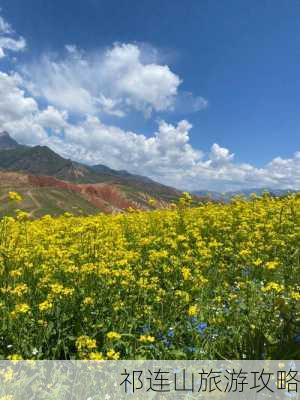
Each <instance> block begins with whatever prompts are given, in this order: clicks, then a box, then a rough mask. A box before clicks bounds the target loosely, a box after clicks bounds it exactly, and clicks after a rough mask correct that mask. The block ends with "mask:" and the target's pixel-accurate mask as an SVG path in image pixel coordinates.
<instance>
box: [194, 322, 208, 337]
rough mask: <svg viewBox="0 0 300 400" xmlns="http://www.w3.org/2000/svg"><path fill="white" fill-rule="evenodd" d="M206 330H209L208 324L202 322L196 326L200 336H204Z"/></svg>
mask: <svg viewBox="0 0 300 400" xmlns="http://www.w3.org/2000/svg"><path fill="white" fill-rule="evenodd" d="M206 328H207V323H206V322H200V323H199V324H198V325H197V326H196V329H197V331H198V332H199V333H200V334H203V333H204V331H205V329H206Z"/></svg>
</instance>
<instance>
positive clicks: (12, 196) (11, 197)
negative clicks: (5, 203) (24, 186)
mask: <svg viewBox="0 0 300 400" xmlns="http://www.w3.org/2000/svg"><path fill="white" fill-rule="evenodd" d="M8 198H9V200H10V201H16V202H20V201H22V196H21V195H20V194H19V193H17V192H8Z"/></svg>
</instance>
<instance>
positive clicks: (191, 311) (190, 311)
mask: <svg viewBox="0 0 300 400" xmlns="http://www.w3.org/2000/svg"><path fill="white" fill-rule="evenodd" d="M198 311H199V310H198V306H197V305H192V306H190V307H189V309H188V315H189V316H190V317H194V316H195V315H197V314H198Z"/></svg>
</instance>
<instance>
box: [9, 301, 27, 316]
mask: <svg viewBox="0 0 300 400" xmlns="http://www.w3.org/2000/svg"><path fill="white" fill-rule="evenodd" d="M29 310H30V307H29V305H28V304H26V303H21V304H16V306H15V309H14V311H13V312H12V313H14V315H16V314H26V313H28V312H29Z"/></svg>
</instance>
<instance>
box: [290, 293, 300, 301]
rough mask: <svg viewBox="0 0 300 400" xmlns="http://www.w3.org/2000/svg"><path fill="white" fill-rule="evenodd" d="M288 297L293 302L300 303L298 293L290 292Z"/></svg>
mask: <svg viewBox="0 0 300 400" xmlns="http://www.w3.org/2000/svg"><path fill="white" fill-rule="evenodd" d="M290 296H291V298H292V299H293V300H297V301H300V293H299V292H292V293H291V295H290Z"/></svg>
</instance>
